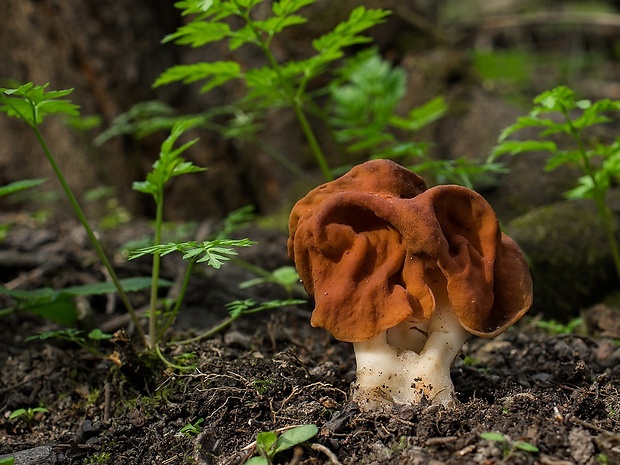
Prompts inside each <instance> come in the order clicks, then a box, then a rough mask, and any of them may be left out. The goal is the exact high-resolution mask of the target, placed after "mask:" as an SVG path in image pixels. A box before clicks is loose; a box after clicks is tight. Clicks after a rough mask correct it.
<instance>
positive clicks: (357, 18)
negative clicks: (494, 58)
mask: <svg viewBox="0 0 620 465" xmlns="http://www.w3.org/2000/svg"><path fill="white" fill-rule="evenodd" d="M315 1H316V0H280V1H276V2H273V3H272V4H271V9H270V12H269V14H268V15H266V17H264V18H262V19H257V18H256V7H257V6H258V5H259V4H261V3H265V0H220V1H218V0H210V1H204V0H185V1H180V2H177V3H176V4H175V5H176V7H177V8H179V9H181V10H182V14H183V16H189V17H192V19H191V20H190V21H189V22H188V23H187V24H185V25H183V26H181V27H180V28H179V29H178V30H177V31H176V32H174V33H172V34H170V35H168V36H167V37H166V38H165V39H164V42H175V43H177V44H179V45H188V46H191V47H202V46H205V45H207V44H211V43H213V42H218V41H221V40H225V41H226V42H227V43H228V47H229V49H230V50H231V51H233V52H234V51H235V50H237V49H238V48H239V47H241V46H245V45H249V46H253V47H256V48H257V49H258V50H259V51H260V52H261V53H262V54H263V56H264V58H265V61H266V63H265V64H264V65H263V66H258V67H255V68H249V69H244V68H242V66H241V65H240V64H239V63H238V62H236V61H232V60H223V61H213V62H201V63H192V64H184V65H176V66H173V67H171V68H169V69H167V70H166V71H164V72H163V73H162V74H161V76H160V77H159V78H158V79H157V80H156V81H155V84H154V86H155V87H158V86H161V85H165V84H170V83H174V82H182V83H184V84H190V83H194V82H202V83H203V85H202V87H201V89H200V90H201V92H208V91H210V90H212V89H214V88H216V87H219V86H221V85H223V84H225V83H227V82H229V81H232V80H237V79H240V80H242V81H243V82H244V83H245V86H246V89H247V94H246V95H245V97H244V98H243V99H242V100H241V101H239V102H237V103H236V104H235V106H236V107H238V108H239V109H243V110H244V111H245V112H246V114H252V115H255V114H259V115H260V114H262V113H263V112H265V111H266V110H271V109H275V108H291V109H292V110H293V111H294V113H295V116H296V117H297V120H298V122H299V124H300V127H301V129H302V131H303V133H304V135H305V136H306V139H307V141H308V144H309V147H310V149H311V150H312V153H313V155H314V158H315V161H316V163H317V165H318V167H319V168H320V170H321V172H322V174H323V176H324V177H325V179H326V180H332V179H333V173H332V171H331V169H330V167H329V165H328V163H327V160H326V157H325V154H324V152H323V150H322V149H321V147H320V146H319V143H318V141H317V138H316V135H315V133H314V131H313V129H312V127H311V125H310V122H309V120H308V113H314V114H318V115H321V110H320V109H319V108H318V107H317V105H316V103H315V102H314V100H313V98H312V95H311V94H310V92H309V91H308V85H309V83H310V82H311V81H312V80H313V79H315V78H317V77H318V76H320V75H322V74H324V73H325V72H327V71H329V69H330V67H332V66H333V63H334V62H335V61H337V60H339V59H341V58H342V57H343V56H344V53H345V52H344V50H345V49H346V48H347V47H350V46H352V45H358V44H363V43H367V42H370V41H371V39H370V38H369V37H367V36H365V35H363V33H364V32H365V31H366V30H368V29H369V28H371V27H373V26H375V25H377V24H380V23H382V22H383V21H384V20H385V18H386V17H387V16H388V15H389V14H390V12H389V11H387V10H382V9H368V8H365V7H364V6H359V7H357V8H355V9H354V10H353V11H352V12H351V14H350V15H349V17H348V18H347V19H346V20H344V21H342V22H340V23H339V24H338V25H337V26H336V27H335V28H334V29H333V30H332V31H330V32H328V33H326V34H324V35H322V36H320V37H317V38H316V39H314V40H313V41H312V47H313V49H314V54H313V55H312V56H310V57H308V58H304V59H299V60H291V61H289V62H285V63H280V62H278V60H277V59H276V56H275V54H274V51H273V46H272V44H273V39H274V38H275V37H276V36H277V35H278V34H279V33H281V32H282V31H283V30H284V29H286V28H288V27H291V26H295V25H299V24H303V23H305V22H307V21H308V18H306V17H304V16H303V15H301V14H299V11H300V10H301V9H302V8H303V7H305V6H308V5H310V4H313V3H315ZM233 17H235V18H237V19H239V20H240V21H241V26H240V27H238V28H233V27H231V26H230V21H229V19H230V18H233ZM248 119H249V120H250V121H252V120H253V119H254V118H253V117H250V118H248Z"/></svg>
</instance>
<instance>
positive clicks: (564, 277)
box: [506, 201, 616, 321]
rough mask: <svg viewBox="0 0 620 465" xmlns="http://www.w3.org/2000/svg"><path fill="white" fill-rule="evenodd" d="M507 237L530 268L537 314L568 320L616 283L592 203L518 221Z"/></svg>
mask: <svg viewBox="0 0 620 465" xmlns="http://www.w3.org/2000/svg"><path fill="white" fill-rule="evenodd" d="M506 231H507V233H508V234H509V235H510V236H511V237H512V238H513V239H515V240H516V241H517V242H518V243H519V245H520V246H521V248H522V249H523V251H524V253H525V255H526V256H527V258H528V261H529V263H530V269H531V272H532V277H533V279H534V306H533V309H532V311H533V312H538V313H543V314H544V315H545V316H546V317H548V318H556V319H558V320H560V321H566V320H568V319H570V318H572V317H575V316H577V315H578V313H579V310H580V309H581V308H583V307H584V306H587V305H590V304H592V303H595V302H599V301H600V300H601V299H602V297H603V295H604V294H605V293H607V292H610V291H612V290H613V289H614V286H615V284H616V278H615V272H614V267H613V260H612V257H611V253H610V250H609V244H608V242H607V237H606V235H605V231H604V229H603V226H602V222H601V221H600V219H599V217H598V215H597V213H596V210H595V208H594V205H593V204H592V203H591V202H587V201H579V202H560V203H556V204H552V205H548V206H544V207H539V208H536V209H534V210H532V211H530V212H529V213H526V214H524V215H522V216H520V217H518V218H516V219H514V220H513V221H511V222H510V223H509V224H508V226H507V228H506Z"/></svg>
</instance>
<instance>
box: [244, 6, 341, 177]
mask: <svg viewBox="0 0 620 465" xmlns="http://www.w3.org/2000/svg"><path fill="white" fill-rule="evenodd" d="M245 19H246V21H247V23H248V24H249V25H250V27H252V20H251V18H250V17H249V15H248V16H246V18H245ZM254 34H255V36H256V38H257V40H258V42H259V47H260V48H261V50H262V51H263V53H264V54H265V56H266V57H267V61H268V62H269V66H271V68H272V69H273V70H274V71H275V72H276V74H277V75H278V81H280V83H281V84H282V86H283V88H284V90H285V91H286V94H287V96H288V98H289V104H290V105H291V107H293V110H294V112H295V116H296V117H297V120H298V121H299V125H300V126H301V130H302V131H303V133H304V136H305V137H306V140H307V141H308V144H310V150H312V154H313V155H314V160H315V161H316V163H317V164H318V165H319V169H320V170H321V173H322V174H323V177H324V178H325V180H326V181H333V180H334V175H333V174H332V172H331V170H330V169H329V164H328V163H327V159H326V158H325V154H324V153H323V150H322V149H321V146H320V145H319V143H318V141H317V139H316V136H315V134H314V131H313V130H312V127H311V126H310V123H309V122H308V118H307V117H306V114H305V112H304V110H303V98H302V95H303V93H304V88H305V81H304V82H302V84H300V86H299V88H298V89H297V91H295V89H294V88H293V87H292V85H291V82H290V81H289V80H288V79H287V78H286V77H284V75H283V74H282V68H281V67H280V65H279V64H278V61H277V60H276V58H275V57H274V56H273V53H271V50H270V49H269V44H270V38H269V39H267V40H264V39H263V38H262V35H261V34H260V31H256V30H254Z"/></svg>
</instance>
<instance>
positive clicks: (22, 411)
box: [9, 408, 26, 420]
mask: <svg viewBox="0 0 620 465" xmlns="http://www.w3.org/2000/svg"><path fill="white" fill-rule="evenodd" d="M25 413H26V409H25V408H18V409H17V410H14V411H13V412H11V414H10V415H9V420H14V419H15V418H17V417H20V416H22V415H23V414H25Z"/></svg>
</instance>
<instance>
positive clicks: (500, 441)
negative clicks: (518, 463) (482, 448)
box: [480, 431, 538, 460]
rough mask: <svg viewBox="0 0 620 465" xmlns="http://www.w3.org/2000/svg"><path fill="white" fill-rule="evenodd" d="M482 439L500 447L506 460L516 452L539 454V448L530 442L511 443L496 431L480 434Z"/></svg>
mask: <svg viewBox="0 0 620 465" xmlns="http://www.w3.org/2000/svg"><path fill="white" fill-rule="evenodd" d="M480 438H481V439H486V440H487V441H491V442H494V443H496V444H497V445H499V446H500V448H501V450H502V457H503V459H504V460H505V459H507V458H508V457H509V456H511V455H512V454H513V453H514V452H515V451H523V452H528V453H531V454H535V453H537V452H538V447H536V446H534V445H532V444H530V443H529V442H525V441H511V440H510V439H509V438H506V436H504V435H503V434H501V433H498V432H495V431H486V432H484V433H480Z"/></svg>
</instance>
